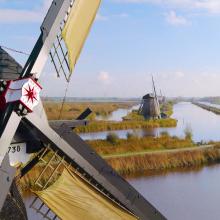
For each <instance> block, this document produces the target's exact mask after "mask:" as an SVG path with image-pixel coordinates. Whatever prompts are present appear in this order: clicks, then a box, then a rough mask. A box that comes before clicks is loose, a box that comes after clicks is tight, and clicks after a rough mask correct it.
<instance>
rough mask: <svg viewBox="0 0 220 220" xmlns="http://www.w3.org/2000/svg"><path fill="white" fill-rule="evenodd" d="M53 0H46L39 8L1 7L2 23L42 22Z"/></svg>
mask: <svg viewBox="0 0 220 220" xmlns="http://www.w3.org/2000/svg"><path fill="white" fill-rule="evenodd" d="M51 2H52V0H44V1H43V5H41V7H40V8H38V9H33V10H20V9H7V8H6V9H0V23H36V22H41V21H42V20H43V18H44V16H45V13H46V11H47V10H48V9H49V6H50V5H51Z"/></svg>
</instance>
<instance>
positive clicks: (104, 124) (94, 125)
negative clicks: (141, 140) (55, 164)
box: [75, 118, 177, 133]
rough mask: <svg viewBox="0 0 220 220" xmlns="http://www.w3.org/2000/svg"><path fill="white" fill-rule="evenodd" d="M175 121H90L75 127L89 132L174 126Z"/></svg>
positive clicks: (78, 130) (80, 130) (79, 130)
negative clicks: (85, 124)
mask: <svg viewBox="0 0 220 220" xmlns="http://www.w3.org/2000/svg"><path fill="white" fill-rule="evenodd" d="M176 125H177V121H176V120H175V119H173V118H167V119H157V120H145V121H144V120H143V121H122V122H114V121H91V122H90V123H89V124H88V125H87V126H82V127H77V128H76V129H75V131H76V132H77V133H89V132H99V131H114V130H128V129H141V128H143V129H144V128H158V127H176Z"/></svg>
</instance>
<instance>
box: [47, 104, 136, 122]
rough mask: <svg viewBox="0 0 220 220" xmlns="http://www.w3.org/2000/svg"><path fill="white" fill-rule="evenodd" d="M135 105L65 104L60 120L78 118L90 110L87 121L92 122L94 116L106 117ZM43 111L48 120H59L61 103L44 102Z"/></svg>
mask: <svg viewBox="0 0 220 220" xmlns="http://www.w3.org/2000/svg"><path fill="white" fill-rule="evenodd" d="M135 104H136V103H134V102H126V103H124V102H119V103H118V102H115V103H114V102H113V103H100V102H92V103H90V102H67V103H65V104H64V106H63V111H62V115H61V119H63V120H71V119H74V118H76V117H77V116H79V115H80V114H81V113H82V112H83V111H84V110H85V109H86V108H88V107H89V108H90V109H91V110H92V111H93V113H92V114H91V115H90V117H89V119H90V120H94V119H95V117H96V116H99V115H101V116H108V115H109V114H111V113H112V112H113V111H115V110H117V109H119V108H123V109H127V108H131V107H132V106H133V105H135ZM43 105H44V109H45V111H46V114H47V117H48V119H49V120H57V119H58V118H59V114H60V110H61V106H62V103H61V102H44V103H43Z"/></svg>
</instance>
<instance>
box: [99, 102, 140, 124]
mask: <svg viewBox="0 0 220 220" xmlns="http://www.w3.org/2000/svg"><path fill="white" fill-rule="evenodd" d="M139 106H140V105H135V106H133V107H132V108H130V109H122V108H120V109H117V110H116V111H114V112H112V114H110V115H108V116H102V115H99V116H97V117H96V120H98V121H100V120H107V121H122V120H123V117H125V116H126V115H127V114H128V113H130V112H131V111H132V110H138V109H139Z"/></svg>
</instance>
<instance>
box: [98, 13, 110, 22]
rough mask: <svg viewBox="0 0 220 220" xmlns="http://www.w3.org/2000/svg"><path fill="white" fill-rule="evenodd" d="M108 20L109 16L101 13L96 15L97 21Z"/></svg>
mask: <svg viewBox="0 0 220 220" xmlns="http://www.w3.org/2000/svg"><path fill="white" fill-rule="evenodd" d="M107 20H108V17H107V16H104V15H101V14H97V15H96V21H107Z"/></svg>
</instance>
